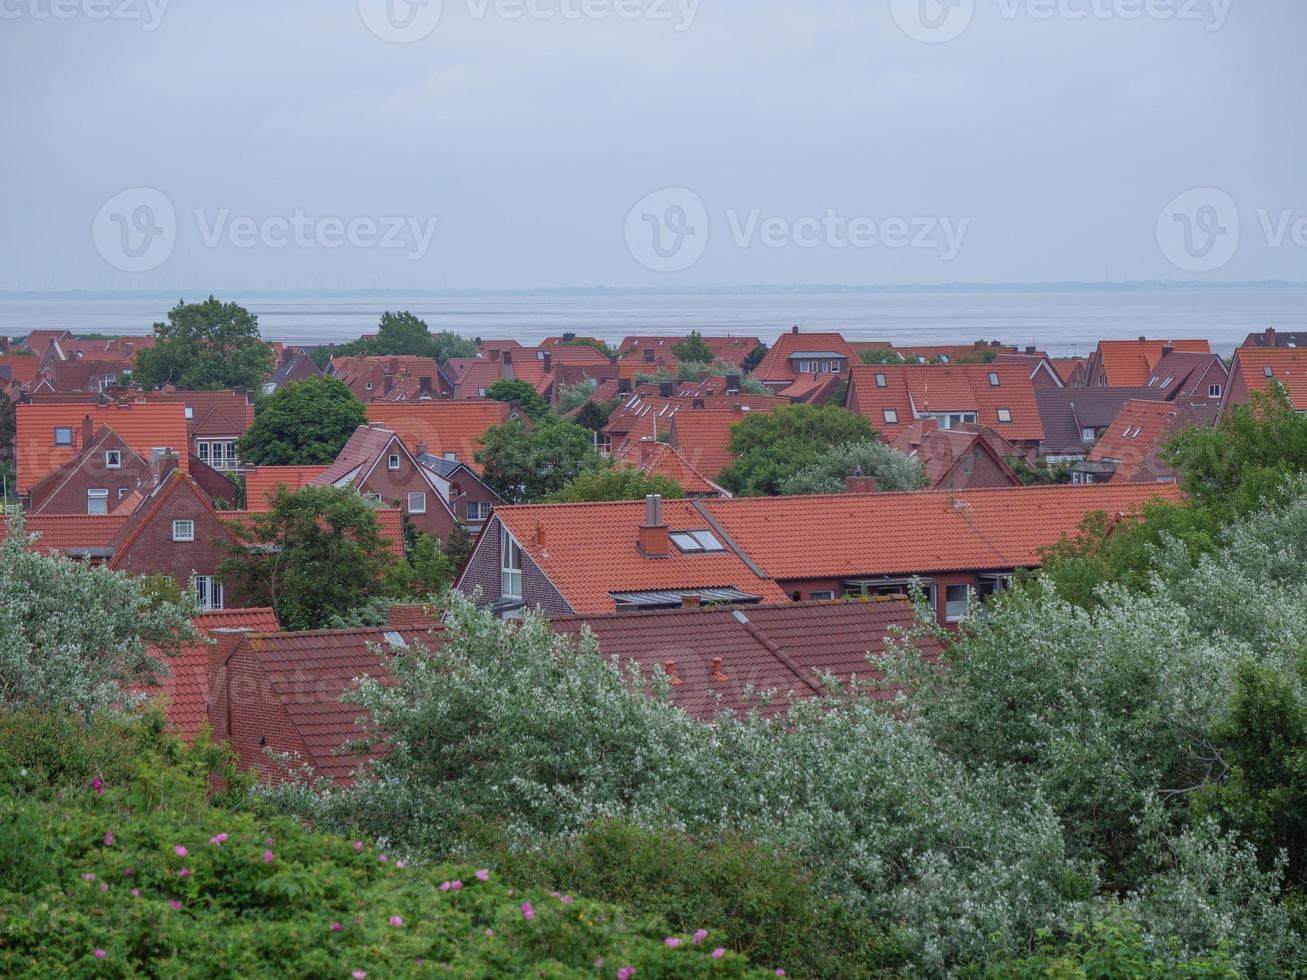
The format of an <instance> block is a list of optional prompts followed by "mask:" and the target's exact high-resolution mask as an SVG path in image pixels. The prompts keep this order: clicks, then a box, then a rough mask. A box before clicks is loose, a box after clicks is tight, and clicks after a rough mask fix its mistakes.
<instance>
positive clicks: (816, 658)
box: [549, 598, 940, 721]
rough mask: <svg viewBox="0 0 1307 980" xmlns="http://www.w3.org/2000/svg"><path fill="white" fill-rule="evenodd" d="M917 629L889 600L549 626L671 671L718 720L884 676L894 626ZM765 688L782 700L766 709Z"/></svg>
mask: <svg viewBox="0 0 1307 980" xmlns="http://www.w3.org/2000/svg"><path fill="white" fill-rule="evenodd" d="M912 624H913V610H912V606H911V605H910V604H909V603H908V602H907V600H905V599H888V598H887V599H886V600H884V601H877V602H823V603H812V602H805V603H791V604H785V605H768V606H752V607H747V608H743V609H737V610H722V609H713V608H709V607H703V608H699V609H681V610H666V611H658V612H642V613H616V614H609V615H604V616H575V617H564V618H560V619H555V620H552V621H551V622H550V624H549V625H550V628H551V629H553V630H554V631H555V632H558V633H572V634H579V633H580V632H581V630H582V629H583V628H585V627H589V629H590V630H591V631H592V632H593V633H594V635H595V638H596V640H598V642H599V652H600V654H601V655H602V656H603V657H604V658H605V659H609V658H612V657H616V658H618V660H619V661H620V662H621V664H622V666H623V667H626V666H628V665H630V664H632V663H639V664H640V666H641V668H642V673H643V675H644V676H645V677H647V678H650V679H652V676H653V673H654V669H655V667H663V668H664V670H665V671H666V672H667V673H668V674H669V677H670V676H674V677H675V678H676V680H677V681H679V683H672V684H671V690H670V699H671V703H672V704H674V705H676V706H677V707H680V708H683V709H684V710H685V711H687V712H688V713H689V714H690V715H692V716H693V717H695V718H697V719H699V720H701V721H711V720H712V719H713V718H714V717H715V716H716V714H717V712H718V711H719V710H723V711H732V712H747V711H751V710H755V709H756V710H758V712H759V713H760V714H762V715H764V716H771V715H776V714H780V713H782V712H784V711H785V710H786V709H787V708H788V707H789V706H790V705H791V704H792V703H793V702H794V701H796V700H802V699H806V698H811V697H815V696H819V695H821V694H823V693H825V690H824V688H823V687H822V685H821V680H820V676H819V675H820V674H822V673H830V674H834V675H835V676H836V677H837V678H838V679H839V680H840V682H841V683H844V684H848V682H849V679H850V677H851V676H852V675H856V676H857V677H858V679H859V680H865V681H872V680H875V679H878V677H879V671H877V670H876V668H875V667H873V666H872V664H871V663H870V662H869V659H868V655H869V654H870V655H872V656H875V655H877V654H880V653H882V652H883V651H884V641H885V638H886V637H887V636H889V635H891V631H892V630H893V629H895V628H896V627H898V628H903V629H907V628H910V627H911V626H912ZM920 649H921V650H922V652H923V654H925V655H926V656H927V657H928V658H930V659H934V658H936V657H938V655H939V653H940V646H939V643H938V641H936V640H934V639H927V640H923V641H920ZM669 665H670V666H669ZM651 689H652V683H650V684H649V685H648V687H647V690H651ZM763 691H774V692H776V696H775V697H774V698H773V699H772V700H771V701H770V702H769V703H762V701H761V700H760V698H759V697H758V694H759V692H763ZM751 692H752V693H751ZM891 696H892V692H890V691H886V692H885V693H884V695H883V697H886V698H888V697H891Z"/></svg>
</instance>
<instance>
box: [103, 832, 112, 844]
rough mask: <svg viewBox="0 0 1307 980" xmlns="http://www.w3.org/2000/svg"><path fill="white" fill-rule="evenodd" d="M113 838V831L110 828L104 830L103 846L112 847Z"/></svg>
mask: <svg viewBox="0 0 1307 980" xmlns="http://www.w3.org/2000/svg"><path fill="white" fill-rule="evenodd" d="M113 840H114V838H113V831H112V830H109V831H105V835H104V846H105V847H113Z"/></svg>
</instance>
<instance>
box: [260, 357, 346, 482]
mask: <svg viewBox="0 0 1307 980" xmlns="http://www.w3.org/2000/svg"><path fill="white" fill-rule="evenodd" d="M366 420H367V412H366V410H365V409H364V407H363V403H362V402H360V401H359V400H358V399H357V398H355V397H354V393H353V392H352V391H350V390H349V386H348V385H346V384H344V383H343V382H341V381H337V380H336V379H335V378H327V377H321V378H306V379H305V380H304V381H293V382H291V383H290V384H288V385H286V387H284V388H282V389H280V390H278V391H277V392H276V393H275V394H273V395H272V396H271V397H270V398H268V399H267V401H266V402H265V403H264V404H263V408H262V410H261V411H260V412H259V414H258V416H257V417H256V418H255V419H254V424H253V425H252V426H250V429H249V431H248V432H246V433H245V435H244V436H243V437H242V438H241V440H240V441H239V442H238V443H237V444H236V452H237V453H238V455H239V457H240V459H241V460H243V461H244V462H246V463H248V464H251V465H254V466H326V465H328V464H330V463H331V462H333V461H334V460H335V458H336V456H337V455H338V454H339V453H340V450H341V449H342V448H343V447H344V445H345V443H346V442H348V441H349V437H350V436H351V435H353V434H354V430H355V429H357V428H358V427H359V426H360V425H362V424H363V423H364V422H365V421H366Z"/></svg>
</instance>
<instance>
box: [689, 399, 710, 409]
mask: <svg viewBox="0 0 1307 980" xmlns="http://www.w3.org/2000/svg"><path fill="white" fill-rule="evenodd" d="M690 407H691V408H707V407H708V403H707V402H705V401H704V400H703V399H702V398H696V399H694V401H692V402H690Z"/></svg>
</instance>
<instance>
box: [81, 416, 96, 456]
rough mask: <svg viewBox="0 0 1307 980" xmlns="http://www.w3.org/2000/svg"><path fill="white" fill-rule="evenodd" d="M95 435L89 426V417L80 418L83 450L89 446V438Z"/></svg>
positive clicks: (92, 428) (90, 425)
mask: <svg viewBox="0 0 1307 980" xmlns="http://www.w3.org/2000/svg"><path fill="white" fill-rule="evenodd" d="M94 435H95V432H94V427H93V426H92V424H91V416H89V415H83V416H82V448H83V449H85V448H86V447H87V446H89V445H90V444H91V438H92V437H93V436H94Z"/></svg>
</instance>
